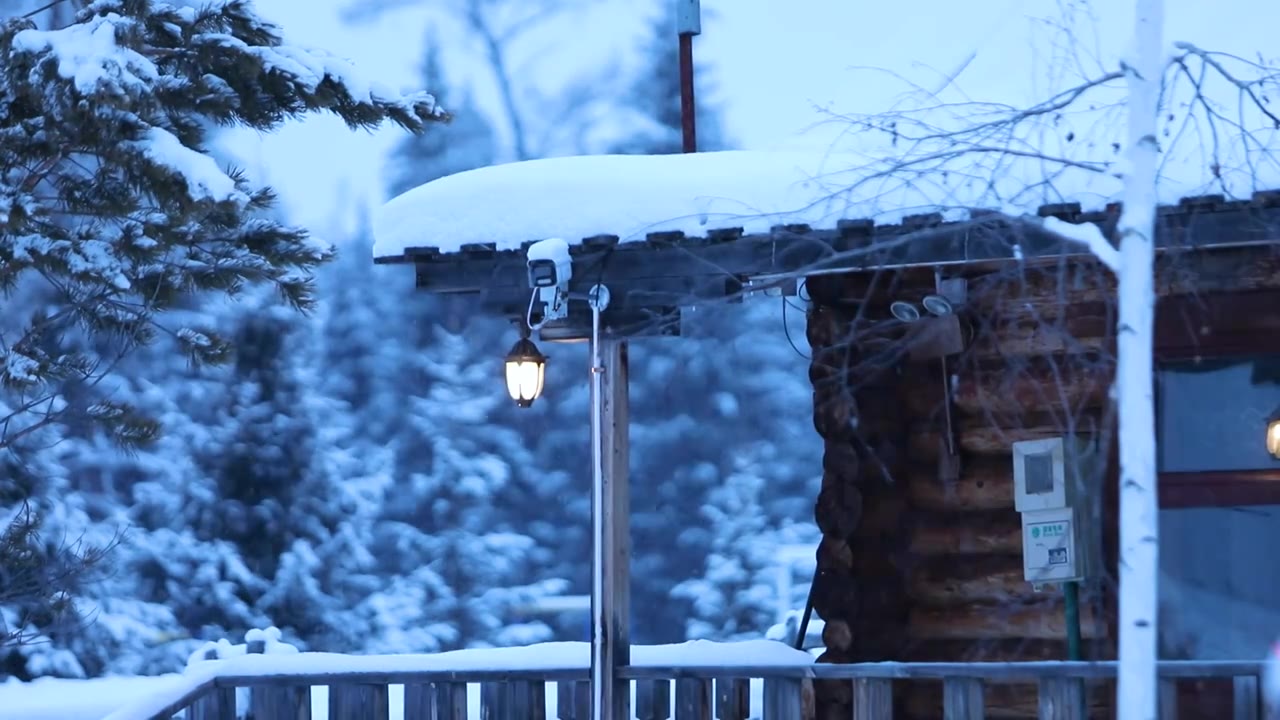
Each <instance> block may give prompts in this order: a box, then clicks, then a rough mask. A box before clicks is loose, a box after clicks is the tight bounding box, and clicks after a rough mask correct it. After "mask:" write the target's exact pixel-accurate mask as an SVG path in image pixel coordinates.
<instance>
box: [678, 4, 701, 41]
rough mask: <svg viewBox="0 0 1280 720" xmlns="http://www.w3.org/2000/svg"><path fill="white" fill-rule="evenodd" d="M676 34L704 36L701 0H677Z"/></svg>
mask: <svg viewBox="0 0 1280 720" xmlns="http://www.w3.org/2000/svg"><path fill="white" fill-rule="evenodd" d="M675 4H676V34H677V35H701V34H702V3H701V2H700V1H699V0H675Z"/></svg>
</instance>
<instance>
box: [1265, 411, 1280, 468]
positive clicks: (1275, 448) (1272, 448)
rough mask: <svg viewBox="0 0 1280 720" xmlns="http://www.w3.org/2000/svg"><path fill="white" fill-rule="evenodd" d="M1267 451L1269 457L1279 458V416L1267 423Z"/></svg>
mask: <svg viewBox="0 0 1280 720" xmlns="http://www.w3.org/2000/svg"><path fill="white" fill-rule="evenodd" d="M1267 452H1269V453H1271V457H1274V458H1276V459H1277V460H1280V418H1274V419H1272V420H1271V422H1269V423H1267Z"/></svg>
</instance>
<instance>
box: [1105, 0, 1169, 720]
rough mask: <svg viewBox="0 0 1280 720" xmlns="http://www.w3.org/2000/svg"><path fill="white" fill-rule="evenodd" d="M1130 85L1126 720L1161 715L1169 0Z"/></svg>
mask: <svg viewBox="0 0 1280 720" xmlns="http://www.w3.org/2000/svg"><path fill="white" fill-rule="evenodd" d="M1136 5H1137V8H1136V10H1137V12H1136V21H1135V28H1134V41H1135V43H1134V45H1135V46H1134V53H1133V56H1132V58H1131V59H1130V61H1129V62H1130V65H1129V66H1128V67H1127V69H1126V72H1125V77H1126V79H1127V81H1128V85H1129V108H1128V110H1129V138H1128V152H1129V161H1130V172H1129V175H1128V177H1126V178H1125V185H1124V198H1123V199H1124V210H1123V212H1122V213H1121V216H1120V223H1119V228H1118V229H1119V234H1120V263H1119V265H1120V276H1119V282H1118V284H1119V305H1120V312H1119V314H1120V326H1119V333H1118V339H1117V351H1118V355H1119V357H1118V358H1117V367H1116V385H1117V391H1118V392H1117V402H1118V404H1119V421H1120V437H1119V442H1120V568H1119V569H1120V573H1119V574H1120V623H1119V624H1120V627H1119V633H1120V638H1119V661H1120V662H1119V665H1120V669H1119V677H1118V682H1117V683H1116V708H1117V711H1118V715H1119V719H1120V720H1156V717H1157V702H1158V701H1157V698H1158V697H1159V695H1158V692H1157V688H1158V683H1157V678H1156V648H1157V643H1156V627H1157V617H1156V615H1157V600H1156V598H1157V594H1156V593H1157V583H1158V580H1159V572H1160V565H1159V562H1160V543H1159V535H1158V530H1159V524H1158V519H1159V515H1158V514H1159V505H1158V502H1157V497H1156V436H1155V398H1154V383H1153V380H1154V373H1153V370H1154V368H1153V363H1152V343H1153V337H1152V336H1153V331H1154V323H1155V290H1154V287H1153V284H1154V264H1155V245H1154V237H1155V219H1156V204H1157V199H1158V198H1157V195H1156V172H1157V167H1158V161H1159V146H1158V144H1157V139H1156V138H1157V125H1156V123H1157V120H1158V118H1159V112H1160V108H1159V103H1160V82H1161V77H1162V75H1163V74H1164V62H1163V58H1164V53H1163V44H1162V42H1163V41H1162V35H1163V29H1164V28H1163V26H1164V7H1163V0H1136Z"/></svg>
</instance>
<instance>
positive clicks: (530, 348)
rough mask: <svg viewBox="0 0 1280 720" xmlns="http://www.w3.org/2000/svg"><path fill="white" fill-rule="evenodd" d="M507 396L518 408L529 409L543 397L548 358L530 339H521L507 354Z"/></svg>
mask: <svg viewBox="0 0 1280 720" xmlns="http://www.w3.org/2000/svg"><path fill="white" fill-rule="evenodd" d="M506 371H507V394H509V395H510V396H511V399H512V400H515V401H516V405H517V406H518V407H523V408H527V407H529V406H531V405H533V401H534V400H537V399H538V396H540V395H542V382H543V379H544V378H545V377H546V371H547V358H546V356H545V355H543V354H542V353H541V352H539V351H538V346H537V345H534V344H533V341H531V340H529V338H520V340H518V341H516V344H515V345H514V346H512V348H511V352H509V353H507V359H506Z"/></svg>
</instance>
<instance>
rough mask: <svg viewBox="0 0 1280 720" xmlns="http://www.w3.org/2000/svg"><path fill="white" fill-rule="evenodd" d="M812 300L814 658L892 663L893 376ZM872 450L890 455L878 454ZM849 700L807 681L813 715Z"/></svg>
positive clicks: (841, 691) (897, 615) (897, 442)
mask: <svg viewBox="0 0 1280 720" xmlns="http://www.w3.org/2000/svg"><path fill="white" fill-rule="evenodd" d="M829 282H833V283H834V282H836V281H835V280H831V281H829ZM837 284H838V283H837ZM822 297H826V295H823V296H822ZM814 298H815V303H814V305H813V307H812V308H811V310H810V312H809V318H808V319H809V328H808V338H809V342H810V346H811V347H812V352H813V356H812V357H813V362H812V364H811V365H810V373H809V374H810V379H811V380H812V381H813V407H814V415H813V423H814V428H815V429H816V430H817V431H818V433H819V434H820V435H821V436H822V438H823V440H824V443H825V452H824V457H823V463H822V466H823V477H822V488H821V490H820V492H819V494H818V498H817V502H816V503H815V504H814V519H815V521H816V522H817V525H818V529H819V530H820V531H821V533H822V540H821V542H820V544H819V546H818V552H817V564H818V572H817V575H816V577H815V578H814V587H813V609H814V612H815V613H816V614H817V616H818V617H820V618H822V620H823V621H825V623H826V624H825V627H824V631H823V644H824V646H825V647H826V650H825V652H824V653H823V654H822V655H821V656H820V657H819V659H818V661H819V662H835V663H847V662H859V661H878V660H896V659H899V658H898V655H896V654H895V653H896V652H897V651H898V649H899V648H900V647H901V646H902V643H903V642H904V639H905V638H906V636H907V633H906V621H907V604H906V602H905V598H906V595H905V587H906V584H905V576H904V573H903V571H902V570H901V568H900V567H899V563H897V562H896V558H898V557H899V555H900V551H901V550H903V549H905V545H906V541H907V538H906V536H905V535H904V534H903V533H902V532H901V527H902V517H901V515H902V511H903V509H904V508H905V507H906V505H907V503H906V499H905V498H906V486H905V485H903V484H893V483H891V482H889V481H890V480H891V479H892V472H893V468H894V466H895V463H896V456H897V455H901V447H900V446H901V443H902V438H903V437H904V436H905V433H906V431H907V427H908V426H907V417H906V413H905V412H904V411H903V410H902V409H901V403H900V402H898V399H897V397H896V395H895V394H894V393H895V392H896V387H897V386H896V384H895V379H896V376H895V375H894V373H892V372H885V369H886V368H885V366H884V365H883V364H882V363H879V362H878V361H875V362H862V361H864V360H866V359H867V358H868V357H870V356H871V355H872V354H875V353H880V352H881V350H880V349H877V348H876V347H872V345H871V344H870V343H868V342H865V340H866V339H865V338H858V337H857V332H856V330H857V328H856V326H855V323H856V322H857V320H856V318H855V316H854V315H853V314H852V313H849V312H847V311H845V310H842V309H838V308H832V307H829V306H827V305H824V304H822V303H821V302H818V299H819V298H818V296H814ZM877 357H878V356H877ZM870 368H876V369H875V370H872V369H870ZM889 369H892V368H891V367H890V368H889ZM868 373H870V374H868ZM880 448H886V449H887V452H886V454H887V455H890V456H895V457H890V458H888V459H886V458H884V457H881V456H880V455H879V454H878V449H880ZM899 546H901V547H899ZM851 703H852V697H851V695H850V689H849V683H847V682H840V681H827V682H823V681H818V682H815V683H814V704H815V711H816V716H817V717H818V718H826V717H843V718H847V717H849V716H850V713H851V712H852V710H851Z"/></svg>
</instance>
